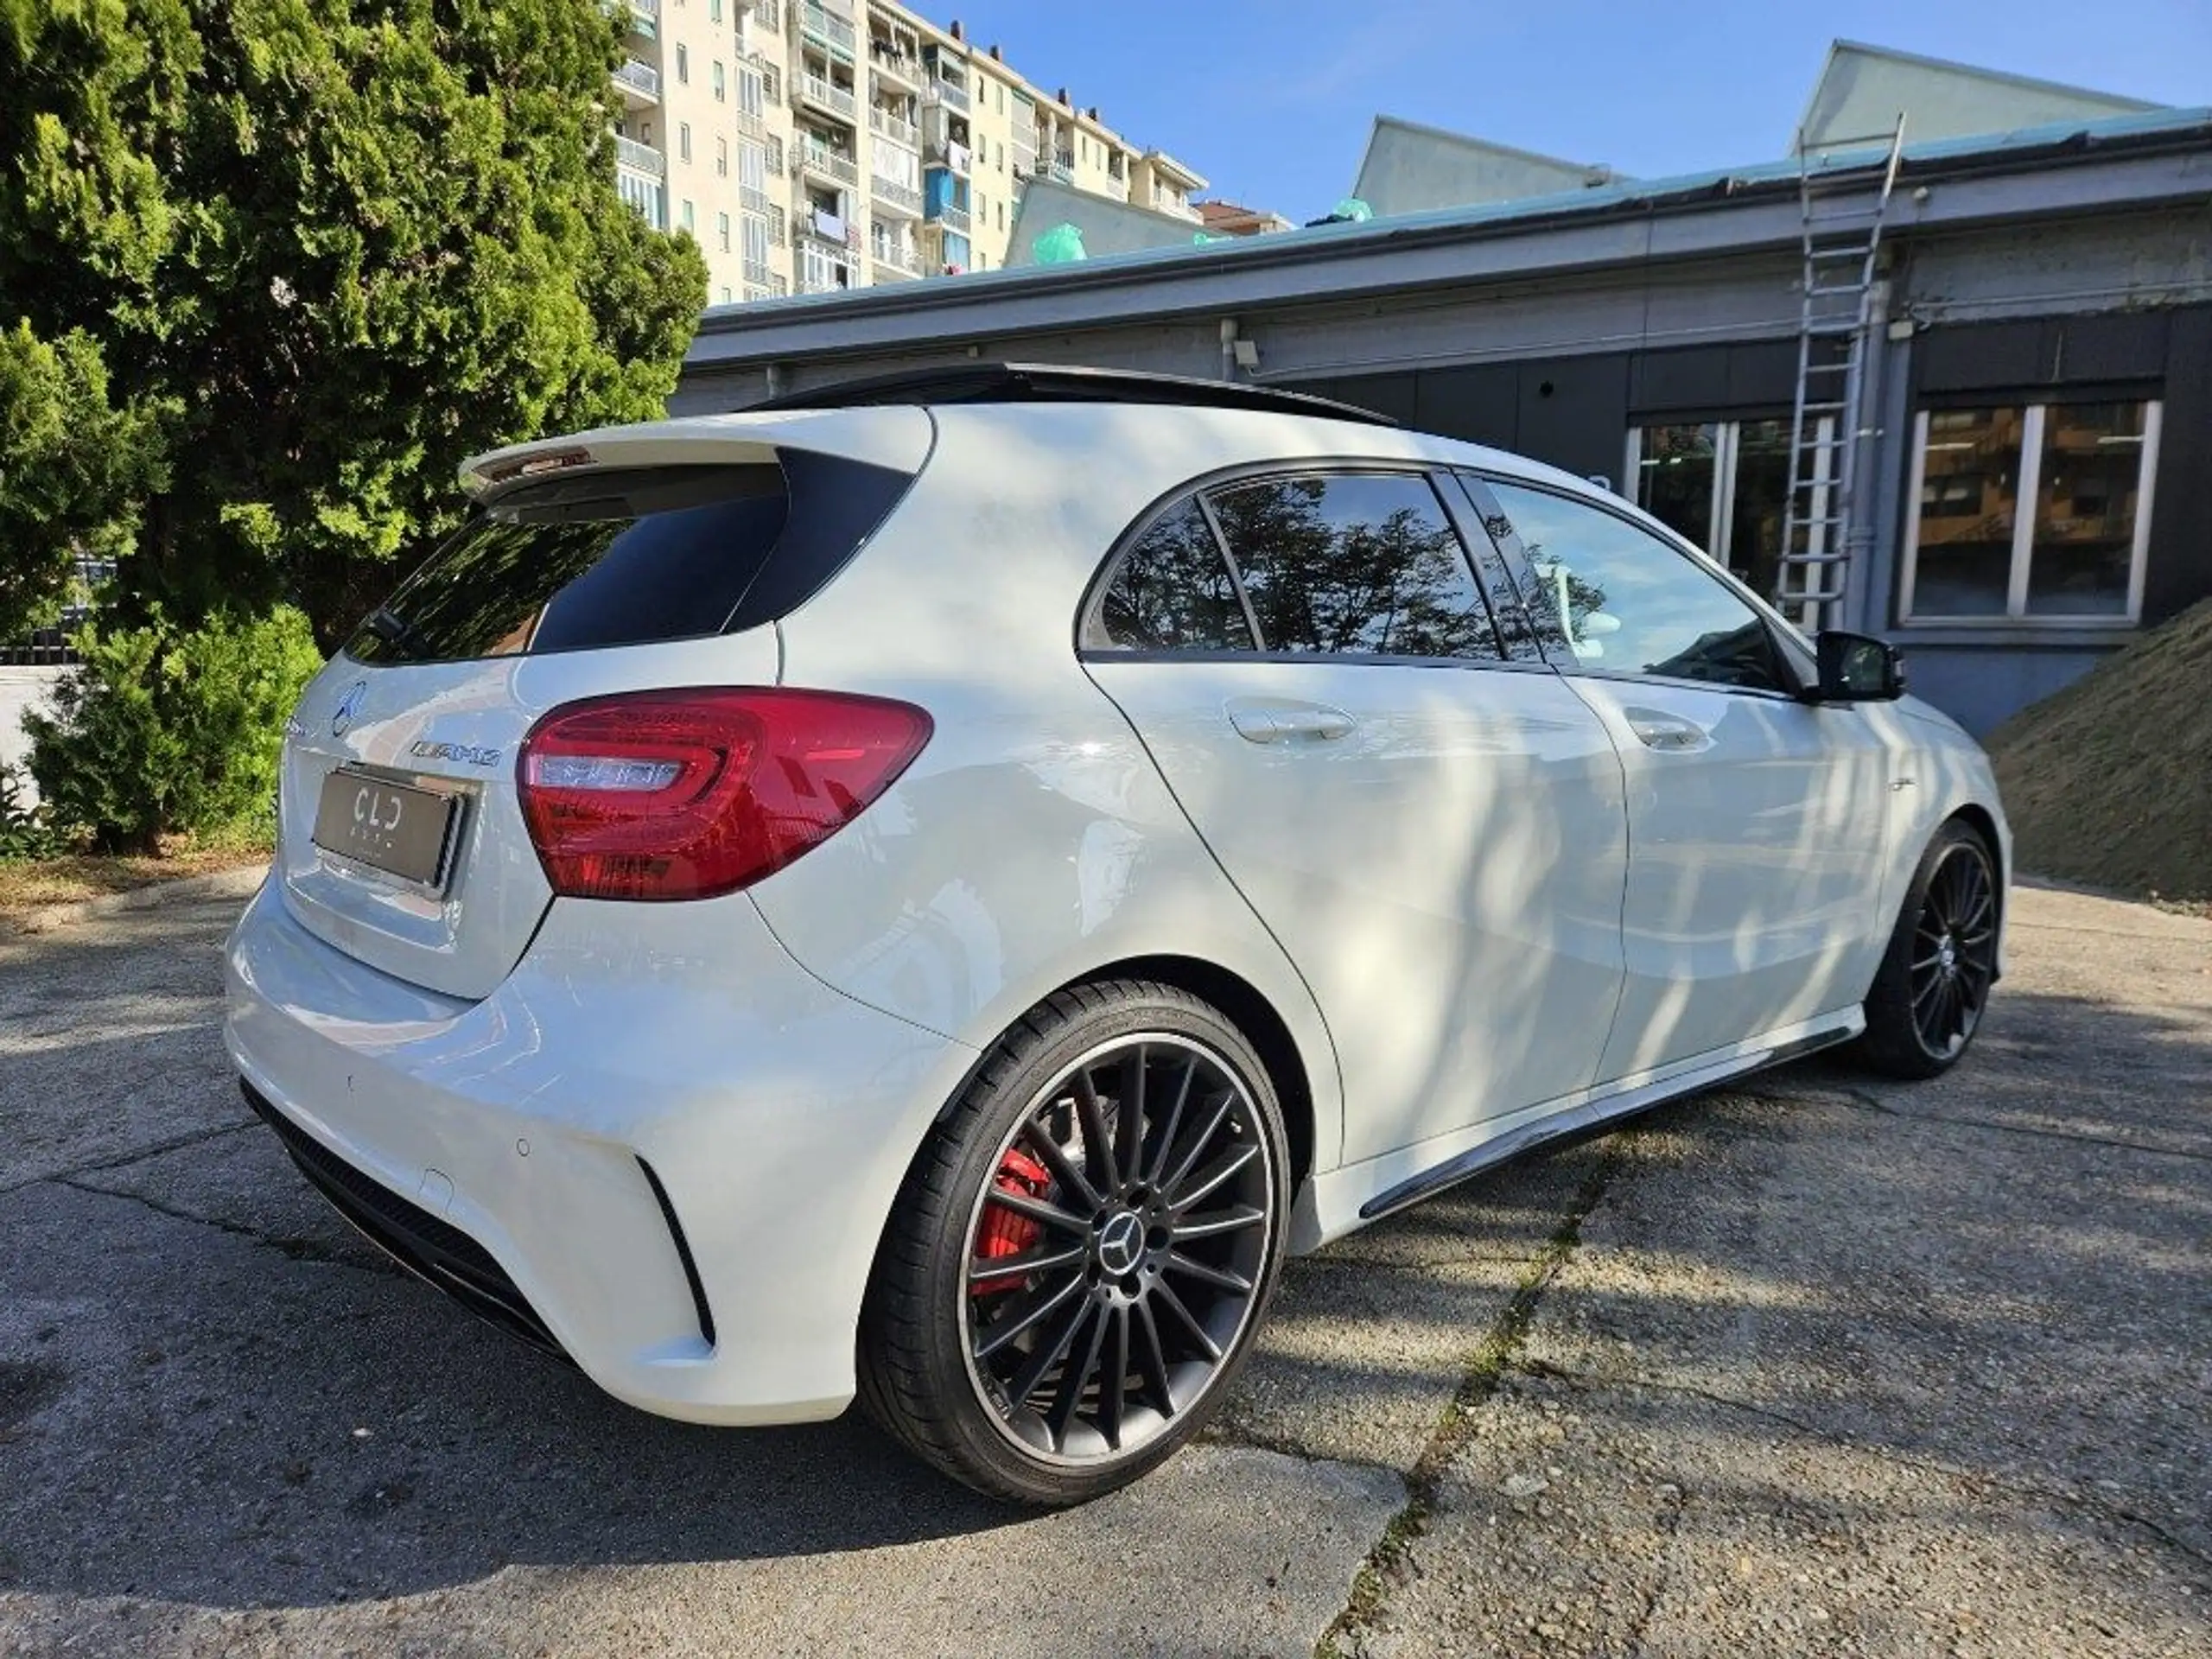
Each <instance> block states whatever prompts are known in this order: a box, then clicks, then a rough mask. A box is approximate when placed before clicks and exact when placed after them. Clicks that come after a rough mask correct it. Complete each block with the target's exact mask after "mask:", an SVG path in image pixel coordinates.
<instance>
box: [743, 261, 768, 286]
mask: <svg viewBox="0 0 2212 1659" xmlns="http://www.w3.org/2000/svg"><path fill="white" fill-rule="evenodd" d="M774 275H775V273H774V272H773V271H772V270H769V269H768V267H767V266H766V264H762V263H761V262H760V260H758V259H748V260H747V261H746V262H745V285H746V286H747V288H760V289H765V288H766V287H767V286H768V282H769V279H770V278H771V277H773V276H774Z"/></svg>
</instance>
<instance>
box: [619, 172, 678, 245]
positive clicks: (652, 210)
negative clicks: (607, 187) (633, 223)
mask: <svg viewBox="0 0 2212 1659" xmlns="http://www.w3.org/2000/svg"><path fill="white" fill-rule="evenodd" d="M614 188H615V191H616V193H617V194H619V195H620V196H621V198H622V200H625V201H626V202H628V203H629V204H630V206H631V207H632V208H634V209H635V210H636V212H637V214H638V217H639V218H640V219H644V220H645V223H646V224H648V225H650V226H652V227H653V228H654V229H655V230H657V231H664V230H666V229H667V228H668V187H667V186H666V185H664V184H661V183H658V182H657V181H648V180H645V179H643V178H640V177H639V175H636V174H634V173H625V172H623V171H621V170H620V168H617V169H616V171H615V175H614Z"/></svg>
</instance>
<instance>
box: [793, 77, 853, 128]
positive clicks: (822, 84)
mask: <svg viewBox="0 0 2212 1659" xmlns="http://www.w3.org/2000/svg"><path fill="white" fill-rule="evenodd" d="M791 101H792V102H793V103H795V104H798V105H800V106H802V107H809V108H813V109H817V110H820V111H823V113H824V114H827V115H833V116H835V117H836V118H837V119H839V120H840V121H858V120H859V119H860V114H861V104H860V99H857V98H855V97H854V96H853V94H852V92H850V91H849V90H848V89H847V88H845V87H842V86H834V85H832V84H831V83H830V82H829V81H826V80H824V79H823V78H822V77H821V76H819V75H812V74H809V75H801V76H800V77H799V78H798V81H797V82H796V83H794V84H793V86H792V87H791Z"/></svg>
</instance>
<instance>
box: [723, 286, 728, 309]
mask: <svg viewBox="0 0 2212 1659" xmlns="http://www.w3.org/2000/svg"><path fill="white" fill-rule="evenodd" d="M722 303H723V304H724V305H728V303H729V289H728V288H727V287H725V288H724V289H722Z"/></svg>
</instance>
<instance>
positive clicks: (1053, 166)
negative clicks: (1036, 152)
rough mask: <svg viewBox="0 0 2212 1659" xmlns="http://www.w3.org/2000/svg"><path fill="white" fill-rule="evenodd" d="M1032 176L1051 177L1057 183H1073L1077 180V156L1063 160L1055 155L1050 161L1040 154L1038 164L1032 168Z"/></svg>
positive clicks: (1039, 177)
mask: <svg viewBox="0 0 2212 1659" xmlns="http://www.w3.org/2000/svg"><path fill="white" fill-rule="evenodd" d="M1030 176H1031V177H1032V178H1038V179H1051V180H1052V181H1053V182H1055V183H1057V184H1068V185H1071V184H1073V183H1074V182H1075V158H1074V157H1073V156H1070V157H1068V158H1067V159H1066V160H1065V161H1062V160H1060V159H1058V157H1055V158H1053V159H1052V160H1049V161H1048V160H1046V158H1045V157H1044V156H1039V157H1038V158H1037V165H1036V166H1035V167H1033V168H1031V169H1030Z"/></svg>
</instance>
